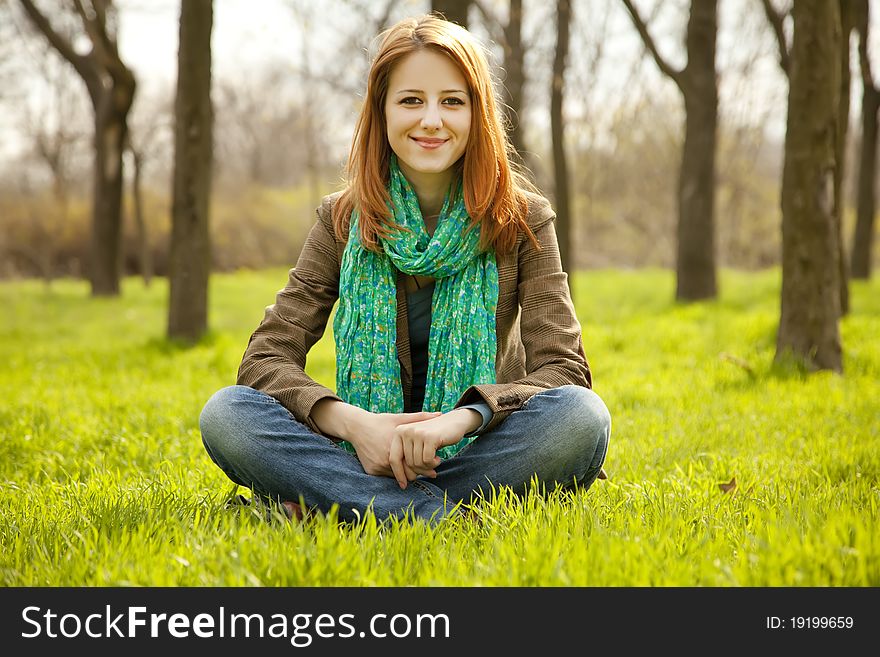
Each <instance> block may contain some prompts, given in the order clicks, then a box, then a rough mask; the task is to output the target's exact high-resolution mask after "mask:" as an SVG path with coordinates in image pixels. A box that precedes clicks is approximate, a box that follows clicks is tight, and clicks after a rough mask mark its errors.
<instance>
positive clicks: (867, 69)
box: [856, 0, 875, 89]
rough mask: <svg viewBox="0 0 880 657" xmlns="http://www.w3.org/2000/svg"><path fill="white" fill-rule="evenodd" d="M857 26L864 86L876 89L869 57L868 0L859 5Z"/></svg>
mask: <svg viewBox="0 0 880 657" xmlns="http://www.w3.org/2000/svg"><path fill="white" fill-rule="evenodd" d="M856 11H858V12H859V13H858V18H857V19H856V24H857V25H858V28H857V29H858V31H859V68H860V69H861V71H862V84H863V85H864V86H865V88H866V89H874V88H875V87H874V76H873V74H872V73H871V58H870V57H868V31H869V29H870V28H869V26H870V24H871V23H870V19H871V16H870V9H869V3H868V0H862V1H861V2H859V4H858V8H857V9H856Z"/></svg>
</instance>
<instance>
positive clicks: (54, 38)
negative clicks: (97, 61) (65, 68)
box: [21, 0, 96, 89]
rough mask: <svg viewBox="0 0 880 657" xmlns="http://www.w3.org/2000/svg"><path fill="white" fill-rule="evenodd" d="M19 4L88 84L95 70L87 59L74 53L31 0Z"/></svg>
mask: <svg viewBox="0 0 880 657" xmlns="http://www.w3.org/2000/svg"><path fill="white" fill-rule="evenodd" d="M21 6H22V7H23V8H24V11H25V13H26V14H27V16H28V18H30V20H31V23H33V25H34V27H36V28H37V30H39V31H40V32H41V33H42V34H43V36H45V37H46V39H48V41H49V43H50V45H51V46H52V47H53V48H55V50H57V51H58V54H59V55H61V56H62V57H63V58H64V59H66V60H67V61H68V62H70V65H71V66H73V68H75V69H76V72H77V73H79V75H80V77H81V78H82V79H83V80H85V82H86V84H87V85H89V84H90V80H94V79H95V77H96V71H95V70H94V68H93V67H92V65H91V62H90V61H89V59H88V58H87V57H83V56H82V55H78V54H76V51H75V50H74V49H73V46H71V45H70V42H68V41H67V39H65V38H64V37H63V36H61V35H60V34H58V32H56V31H55V28H53V27H52V24H51V23H50V22H49V19H47V18H46V17H45V16H44V15H43V13H42V12H41V11H40V10H39V9H37V7H36V5H34V3H33V2H32V0H21ZM90 89H91V88H90Z"/></svg>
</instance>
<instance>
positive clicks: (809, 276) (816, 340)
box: [776, 0, 843, 372]
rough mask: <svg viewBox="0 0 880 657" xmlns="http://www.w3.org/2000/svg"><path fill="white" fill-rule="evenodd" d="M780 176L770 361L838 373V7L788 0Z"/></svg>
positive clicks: (816, 0) (815, 0)
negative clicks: (789, 37) (778, 269)
mask: <svg viewBox="0 0 880 657" xmlns="http://www.w3.org/2000/svg"><path fill="white" fill-rule="evenodd" d="M792 13H793V17H794V39H793V43H792V48H791V51H790V54H789V80H790V82H789V92H788V118H787V126H788V127H787V130H786V135H785V164H784V166H783V175H782V294H781V312H780V319H779V331H778V333H777V339H776V360H782V359H784V358H787V357H788V355H789V354H791V355H793V356H794V357H795V358H796V359H797V360H798V361H800V362H802V363H804V365H805V366H806V367H807V368H809V369H830V370H834V371H838V372H839V371H841V370H842V368H843V362H842V353H841V352H842V347H841V341H840V330H839V326H838V324H839V319H840V280H839V276H840V266H839V262H838V259H839V257H840V249H839V246H838V243H837V239H838V232H837V227H836V219H835V207H834V202H835V191H834V181H835V175H836V173H835V172H836V168H837V166H838V161H837V153H836V141H837V136H838V130H839V123H838V116H837V113H838V112H839V111H840V77H841V73H840V52H841V49H842V45H841V39H842V36H841V22H840V6H839V5H838V3H836V2H828V1H827V0H798V2H796V3H795V4H794V9H793V12H792Z"/></svg>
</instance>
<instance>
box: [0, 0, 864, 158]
mask: <svg viewBox="0 0 880 657" xmlns="http://www.w3.org/2000/svg"><path fill="white" fill-rule="evenodd" d="M179 2H180V0H117V6H118V7H119V11H120V34H119V40H118V43H119V47H120V50H121V55H122V58H123V60H124V61H125V62H126V63H127V64H128V65H129V66H130V67H131V68H132V69H133V70H134V71H135V73H136V75H137V78H138V83H139V90H138V93H139V95H147V96H149V95H152V94H156V93H158V92H159V91H160V90H166V91H167V90H173V87H174V84H175V81H176V75H177V73H176V67H177V39H178V12H179V7H180V4H179ZM376 2H378V0H376ZM399 3H400V4H401V5H403V6H404V9H403V11H407V12H409V13H418V12H421V11H424V10H425V9H426V8H427V6H428V4H429V3H428V2H427V0H399ZM487 3H488V4H489V5H491V6H501V5H503V4H504V3H503V2H494V3H493V2H492V0H487ZM603 3H604V4H603ZM652 3H653V0H640V1H639V2H638V6H639V7H640V8H641V9H642V13H643V15H647V14H648V13H650V7H651V5H652ZM291 4H293V2H292V1H291V0H214V26H213V32H212V51H213V52H212V57H213V76H214V79H215V80H220V79H222V80H241V79H246V76H248V75H249V74H251V75H252V72H253V71H254V70H258V69H259V67H260V66H261V65H265V63H266V62H267V61H270V60H272V59H279V58H280V59H284V60H287V59H289V61H290V62H291V63H295V62H296V61H297V58H298V53H299V52H300V49H301V44H300V43H299V39H300V38H301V33H302V31H301V29H300V27H299V26H298V25H297V22H296V21H297V19H296V17H295V15H294V12H293V10H292V9H291ZM526 5H527V8H529V9H530V11H531V12H532V15H533V16H534V15H535V14H537V13H539V11H538V10H540V11H541V12H543V13H544V14H546V16H545V17H544V18H547V17H549V16H550V13H552V12H551V11H550V10H552V6H550V5H549V4H546V3H542V2H541V1H540V0H529V1H527V3H526ZM308 6H309V7H310V8H312V9H314V8H317V12H318V14H319V15H320V11H321V8H322V7H323V6H326V7H332V8H335V10H336V12H337V15H334V16H332V17H329V18H330V20H327V21H323V22H322V21H316V23H317V25H316V27H317V28H319V29H320V28H321V26H322V24H323V25H325V27H326V26H327V25H330V24H332V23H334V22H337V23H338V21H339V20H340V19H341V20H344V19H345V16H344V14H343V12H344V10H343V12H340V8H343V7H344V3H340V2H338V1H337V2H333V3H332V4H331V3H329V2H326V0H310V4H309V5H308ZM609 7H611V8H612V9H613V10H614V11H613V20H612V22H611V24H610V25H609V32H608V34H609V35H611V36H613V39H611V40H610V41H609V44H608V46H607V47H608V49H609V50H614V54H613V55H612V57H610V58H608V59H610V60H613V61H611V62H610V66H611V68H610V70H606V71H605V72H604V74H603V75H601V76H599V77H598V78H596V80H597V81H598V85H600V86H601V85H611V86H610V87H609V89H610V91H609V93H617V94H618V96H617V97H618V98H620V97H621V96H620V94H621V91H620V88H619V84H620V82H619V79H615V72H614V67H615V66H617V67H618V68H619V69H623V68H624V65H623V64H621V63H620V62H619V61H618V60H620V59H622V58H638V57H641V56H642V53H643V48H642V47H641V43H640V42H639V40H638V37H637V36H636V34H635V30H634V29H633V27H632V25H631V23H630V22H629V20H628V17H627V16H626V14H625V13H624V11H623V9H622V3H620V2H619V0H581V2H579V3H578V4H576V8H580V9H579V11H580V12H581V13H580V16H579V20H580V21H581V27H580V30H581V31H580V33H579V34H580V35H581V37H582V39H581V40H583V39H589V38H590V37H591V36H593V35H592V34H591V32H595V30H593V25H594V22H593V21H595V18H596V16H597V15H598V13H599V12H598V11H597V8H601V9H603V10H606V11H607V9H608V8H609ZM683 7H686V2H684V1H683V0H678V1H677V2H668V1H667V2H664V3H663V12H661V13H660V14H659V15H658V16H657V18H658V19H659V22H657V21H655V23H653V24H652V28H654V29H653V32H654V36H655V39H657V41H658V45H659V47H660V50H661V51H662V52H663V53H664V54H665V56H666V57H667V58H668V59H669V60H671V61H672V63H673V64H674V65H681V64H683V63H684V57H683V52H682V48H681V43H680V39H681V37H682V35H683V20H682V18H683V16H686V12H685V11H684V10H683ZM738 7H746V8H747V10H748V11H749V18H750V20H753V21H757V22H758V23H760V22H761V21H763V20H764V19H763V16H762V12H761V11H760V7H759V3H758V0H724V1H723V2H721V3H720V8H721V10H722V12H724V13H722V14H721V20H720V22H721V26H720V33H719V39H718V46H719V67H720V66H721V65H722V64H726V63H727V62H729V61H731V60H732V59H735V58H736V57H737V56H739V53H741V52H742V51H743V50H744V48H743V47H741V45H742V44H740V43H738V40H740V39H741V38H742V36H741V34H739V30H740V26H739V25H738V24H737V21H738V20H739V16H738V15H737V13H736V12H738V11H739V12H741V11H742V9H738ZM753 8H754V11H752V9H753ZM548 12H550V13H548ZM872 18H873V21H872V22H873V23H874V25H875V27H874V30H873V36H874V39H875V42H877V43H876V45H877V46H878V47H880V25H878V22H880V21H878V19H880V12H878V11H874V12H873V16H872ZM664 20H665V24H664ZM326 29H330V28H326ZM759 29H761V28H759ZM577 34H578V33H577V32H575V36H577ZM768 34H769V32H768ZM312 38H313V39H314V40H315V42H316V44H315V47H316V49H317V50H319V52H318V56H319V57H328V56H331V57H332V54H333V52H332V50H327V48H330V47H332V46H333V44H334V43H336V41H335V40H334V39H333V38H332V36H331V35H321V34H320V33H313V37H312ZM769 45H770V48H771V49H772V47H775V44H774V43H772V41H771V42H770V44H769ZM321 47H324V48H325V50H324V51H320V48H321ZM771 49H767V53H769V55H768V56H765V57H764V58H763V59H762V60H761V61H760V62H759V64H758V65H757V66H755V67H753V69H752V70H751V71H750V73H749V77H748V78H747V79H746V78H744V79H743V80H741V81H740V82H739V83H736V82H734V80H733V76H731V75H725V76H724V77H723V78H722V90H721V93H722V98H721V101H722V111H724V110H725V108H728V109H729V108H731V107H734V106H737V107H745V108H747V111H753V112H756V113H757V114H758V115H759V116H762V117H764V118H762V119H761V120H762V121H764V122H765V125H764V128H765V131H766V132H767V134H768V135H769V136H771V137H772V138H774V139H776V140H777V141H780V140H781V139H782V138H783V137H784V130H785V125H784V123H785V96H786V94H787V86H786V85H785V82H784V81H781V78H780V73H779V71H778V67H777V65H776V63H775V57H774V56H772V55H773V53H772V50H771ZM874 50H875V52H877V51H878V48H875V49H874ZM725 58H726V59H725ZM878 64H880V62H878ZM875 68H880V65H878V66H876V67H875ZM249 72H250V73H249ZM640 75H643V76H644V80H645V82H643V84H646V85H649V87H648V88H650V89H658V90H663V91H664V92H665V93H671V94H673V95H676V96H677V91H675V90H674V89H673V88H672V87H671V83H670V82H669V81H668V80H665V79H664V78H663V77H662V76H661V75H660V73H659V72H658V71H657V67H656V66H655V65H654V63H653V61H650V60H647V61H645V62H644V64H643V65H642V67H641V72H640ZM616 77H617V78H620V77H621V76H620V75H617V76H616ZM853 83H854V88H853V95H852V106H853V111H854V112H855V111H856V109H857V107H858V105H859V101H860V99H861V89H860V85H859V83H858V69H857V68H855V69H854V80H853ZM615 84H618V88H616V89H615V88H614V86H613V85H615ZM652 85H653V86H652ZM670 89H672V91H670ZM588 93H589V95H591V96H592V98H593V101H592V102H594V103H596V102H598V103H601V102H602V101H601V100H599V101H596V100H595V98H596V97H601V94H602V90H601V89H597V88H592V87H591V88H589V90H588ZM576 95H577V93H576V92H575V93H573V94H571V96H570V100H569V105H568V107H569V109H570V110H572V111H577V108H576V107H573V106H574V104H575V103H576V102H577V101H576V99H575V97H576ZM762 106H764V107H767V106H770V107H771V108H772V111H770V112H766V111H765V112H764V113H763V114H761V109H760V108H761V107H762ZM755 108H756V109H755ZM546 117H547V113H546V110H543V111H541V110H540V108H539V109H538V111H533V113H532V114H531V115H530V118H531V120H532V121H537V122H540V121H546ZM4 122H8V119H7V120H6V121H4V120H0V127H3V126H2V124H3V123H4ZM4 132H5V131H4ZM4 141H5V142H6V143H5V144H0V150H6V152H7V153H8V152H9V151H10V150H11V149H12V148H14V146H13V144H14V136H13V137H11V138H5V139H4Z"/></svg>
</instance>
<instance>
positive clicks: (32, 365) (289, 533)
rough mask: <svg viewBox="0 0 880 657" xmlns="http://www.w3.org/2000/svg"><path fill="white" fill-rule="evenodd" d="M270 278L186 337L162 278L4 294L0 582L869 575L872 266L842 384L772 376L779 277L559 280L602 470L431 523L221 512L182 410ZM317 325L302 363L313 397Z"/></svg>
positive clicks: (15, 286)
mask: <svg viewBox="0 0 880 657" xmlns="http://www.w3.org/2000/svg"><path fill="white" fill-rule="evenodd" d="M285 280H286V272H285V271H284V270H272V271H265V272H255V273H251V272H241V273H238V274H236V275H224V276H215V277H214V278H213V280H212V287H211V326H212V332H211V334H210V335H209V336H208V337H207V338H206V339H204V340H203V341H202V342H201V343H199V344H198V345H197V346H195V347H192V348H183V347H181V346H179V345H174V344H169V343H168V342H167V341H166V340H165V339H164V338H163V335H164V329H165V303H166V295H167V287H166V285H165V281H164V280H158V281H156V282H155V283H154V285H153V287H152V288H150V289H145V288H144V287H143V285H142V283H141V282H140V281H139V280H137V279H129V280H126V281H125V283H124V293H123V296H122V297H121V298H118V299H97V300H95V299H89V298H88V289H87V286H86V284H84V283H82V282H72V281H58V282H56V283H54V284H53V285H52V287H51V288H50V289H47V288H46V287H45V286H44V285H43V284H42V283H38V282H17V283H3V284H0V304H2V308H3V319H2V321H0V395H2V402H0V512H2V523H0V584H2V585H5V586H45V585H51V586H58V585H72V586H79V585H88V586H92V585H158V586H166V585H184V586H190V585H318V586H338V585H355V586H360V585H370V586H374V585H390V586H402V585H420V586H433V585H443V586H446V585H450V586H453V585H454V586H459V585H465V586H468V585H489V586H506V585H525V586H532V585H542V586H545V585H546V586H556V585H563V586H568V585H576V586H594V585H597V586H642V585H649V586H669V585H675V586H681V585H684V586H690V585H705V586H787V585H794V586H801V585H803V586H878V585H880V522H878V518H880V515H878V506H880V480H878V477H880V383H878V381H880V343H878V340H877V336H878V335H880V282H878V281H877V280H876V279H875V281H874V282H872V283H870V284H865V283H853V285H852V312H851V314H850V315H849V316H848V317H847V318H845V319H844V320H843V321H842V324H841V330H842V335H843V344H844V351H845V365H844V367H845V373H844V375H843V376H839V375H834V374H829V373H819V374H813V375H805V374H803V373H801V372H798V371H797V370H796V369H791V368H789V369H786V368H780V367H774V366H773V365H772V360H773V354H774V343H775V329H776V322H777V319H778V289H779V274H778V271H773V272H765V273H759V274H743V273H733V272H724V273H723V276H722V285H721V290H722V295H721V298H720V300H718V301H716V302H711V303H699V304H693V305H687V306H684V305H677V304H675V303H673V302H672V301H671V299H672V292H673V279H672V276H671V275H670V274H669V273H668V272H663V271H640V272H619V271H607V272H589V273H581V274H579V275H578V276H577V277H576V278H575V296H576V304H577V308H578V316H579V317H580V320H581V323H582V325H583V330H584V342H585V346H586V351H587V356H588V358H589V359H590V363H591V366H592V369H593V372H594V377H595V389H596V391H597V392H598V393H599V394H600V395H601V396H602V397H603V398H604V399H605V401H606V403H607V404H608V407H609V409H610V410H611V414H612V417H613V422H614V428H613V434H612V442H611V445H610V449H609V455H608V460H607V462H606V470H607V471H608V473H609V475H610V478H609V479H608V480H607V481H599V482H597V483H596V485H595V486H593V488H592V489H590V490H589V491H587V492H586V493H584V492H578V493H576V494H573V495H572V494H562V495H560V494H553V495H548V496H545V497H542V496H540V495H537V494H530V495H529V496H528V497H527V498H526V499H525V500H518V499H510V498H509V497H507V496H505V495H503V494H502V495H500V496H497V497H496V498H494V499H490V500H486V501H484V502H483V503H482V504H481V505H480V506H479V513H480V515H481V516H482V520H483V522H482V523H474V522H464V521H455V522H452V523H447V524H445V525H443V526H441V527H439V528H437V529H434V530H431V529H429V528H427V527H426V526H425V525H424V524H415V525H408V524H399V523H391V524H386V525H381V524H377V523H376V521H375V519H374V518H369V517H368V519H367V520H366V521H365V522H364V523H362V524H360V525H358V526H348V525H342V526H340V525H338V524H337V523H336V522H334V519H333V518H332V517H325V518H320V519H318V520H317V521H316V522H312V523H308V524H290V523H287V522H283V521H280V519H279V520H278V521H275V522H266V521H265V520H264V519H263V518H262V517H261V516H258V515H257V514H256V513H253V512H251V511H249V510H247V509H242V510H225V509H224V508H223V502H224V500H225V499H226V497H227V496H228V494H229V493H230V491H231V488H232V487H231V484H230V482H229V481H228V480H227V479H226V477H225V476H224V475H223V474H222V473H221V472H220V471H219V469H218V468H216V467H215V466H214V465H213V463H211V461H210V460H209V459H208V457H207V455H206V454H205V452H204V450H203V448H202V446H201V440H200V437H199V432H198V415H199V411H200V410H201V407H202V405H203V404H204V402H205V401H206V400H207V398H208V397H209V396H210V395H211V394H212V393H213V392H214V391H215V390H216V389H218V388H220V387H222V386H225V385H229V384H232V383H234V378H235V372H236V369H237V366H238V362H239V359H240V357H241V355H242V352H243V350H244V348H245V345H246V344H247V338H248V336H249V334H250V331H251V330H252V329H253V328H254V327H255V326H256V325H257V324H258V323H259V321H260V319H261V318H262V313H263V308H264V307H265V306H266V305H267V304H269V303H271V302H272V300H273V298H274V293H275V292H276V291H277V290H278V289H279V288H280V287H281V286H282V285H283V284H284V282H285ZM328 338H329V336H326V335H325V339H324V340H323V341H322V342H321V343H319V345H318V347H316V350H315V351H314V352H313V357H312V358H311V359H310V362H309V366H308V369H309V371H310V373H311V374H312V375H313V376H314V377H315V378H317V379H318V380H320V381H322V382H324V383H326V384H329V385H331V386H332V384H333V351H332V342H330V341H329V340H328ZM733 477H735V478H736V482H737V487H736V489H735V492H732V493H725V492H723V491H722V490H721V488H720V487H719V484H722V483H725V482H728V481H730V480H731V479H732V478H733Z"/></svg>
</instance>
